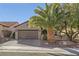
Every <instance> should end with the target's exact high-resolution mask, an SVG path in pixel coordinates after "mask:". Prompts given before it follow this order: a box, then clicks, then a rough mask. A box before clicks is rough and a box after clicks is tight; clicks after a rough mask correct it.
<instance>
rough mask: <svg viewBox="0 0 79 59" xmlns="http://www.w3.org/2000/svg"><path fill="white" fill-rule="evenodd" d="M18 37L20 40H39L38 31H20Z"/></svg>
mask: <svg viewBox="0 0 79 59" xmlns="http://www.w3.org/2000/svg"><path fill="white" fill-rule="evenodd" d="M18 37H19V38H20V39H38V31H28V30H26V31H19V32H18Z"/></svg>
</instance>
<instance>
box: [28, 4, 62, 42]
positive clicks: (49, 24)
mask: <svg viewBox="0 0 79 59" xmlns="http://www.w3.org/2000/svg"><path fill="white" fill-rule="evenodd" d="M60 8H61V5H60V4H45V9H43V8H41V7H40V6H38V7H37V9H35V10H34V11H35V13H36V14H38V15H37V16H32V17H31V18H30V19H31V20H30V21H31V23H32V24H33V25H34V26H36V27H39V28H43V29H46V30H47V40H48V42H49V43H51V42H54V41H55V38H54V28H55V26H56V25H57V24H58V22H59V20H60V18H61V16H60V15H61V10H60ZM30 21H29V22H30Z"/></svg>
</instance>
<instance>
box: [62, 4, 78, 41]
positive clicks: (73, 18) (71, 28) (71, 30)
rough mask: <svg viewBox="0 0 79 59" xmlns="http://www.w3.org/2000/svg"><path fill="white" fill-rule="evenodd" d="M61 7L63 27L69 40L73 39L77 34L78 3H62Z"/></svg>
mask: <svg viewBox="0 0 79 59" xmlns="http://www.w3.org/2000/svg"><path fill="white" fill-rule="evenodd" d="M62 9H63V11H64V12H63V15H64V16H63V20H62V22H61V23H62V24H63V25H64V27H63V29H64V30H65V32H64V33H65V34H66V35H67V37H68V38H69V40H70V41H74V39H75V38H76V36H77V35H78V34H79V17H78V15H79V4H64V7H63V8H62Z"/></svg>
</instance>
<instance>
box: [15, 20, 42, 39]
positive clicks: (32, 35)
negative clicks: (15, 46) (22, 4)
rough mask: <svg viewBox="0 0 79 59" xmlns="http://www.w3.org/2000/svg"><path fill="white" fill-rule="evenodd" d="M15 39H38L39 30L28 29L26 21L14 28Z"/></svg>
mask: <svg viewBox="0 0 79 59" xmlns="http://www.w3.org/2000/svg"><path fill="white" fill-rule="evenodd" d="M14 28H15V29H16V30H15V39H40V30H39V29H37V28H29V26H28V21H26V22H24V23H21V24H18V25H16V26H14Z"/></svg>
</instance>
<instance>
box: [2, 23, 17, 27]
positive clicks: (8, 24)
mask: <svg viewBox="0 0 79 59" xmlns="http://www.w3.org/2000/svg"><path fill="white" fill-rule="evenodd" d="M15 24H18V22H0V25H2V26H6V27H10V26H13V25H15Z"/></svg>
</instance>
